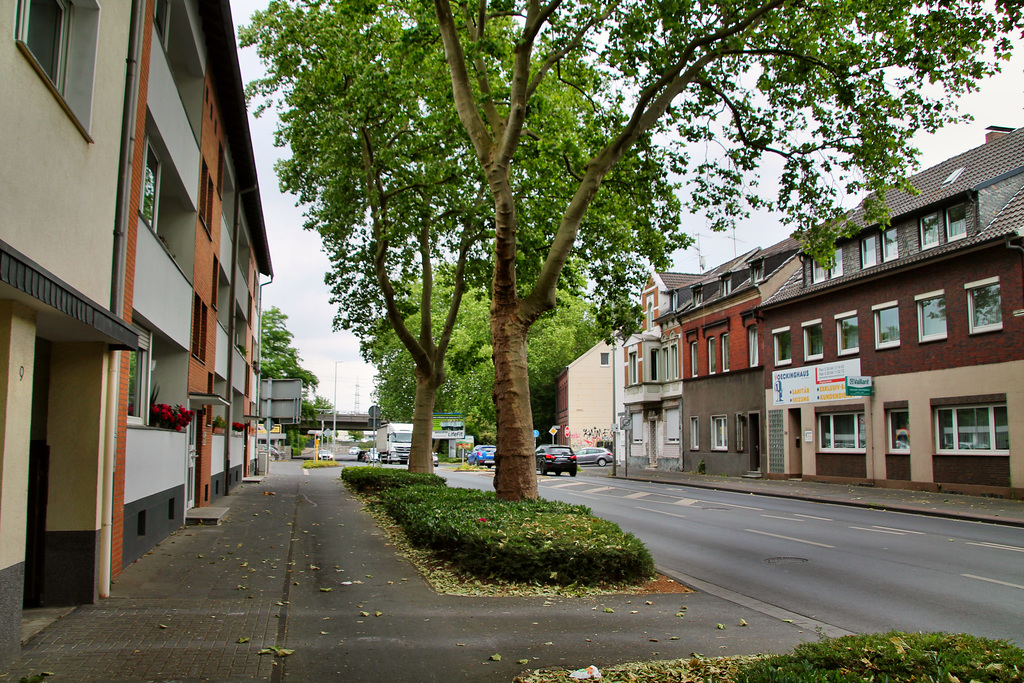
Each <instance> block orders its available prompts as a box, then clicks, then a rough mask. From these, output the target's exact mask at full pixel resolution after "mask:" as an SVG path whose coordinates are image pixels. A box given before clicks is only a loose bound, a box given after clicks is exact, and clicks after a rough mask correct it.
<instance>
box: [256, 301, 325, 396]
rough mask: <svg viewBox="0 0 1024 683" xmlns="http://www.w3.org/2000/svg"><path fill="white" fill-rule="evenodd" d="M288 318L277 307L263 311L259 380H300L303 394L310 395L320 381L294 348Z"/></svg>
mask: <svg viewBox="0 0 1024 683" xmlns="http://www.w3.org/2000/svg"><path fill="white" fill-rule="evenodd" d="M287 321H288V316H287V315H285V314H284V313H282V312H281V309H279V308H278V307H277V306H271V307H270V308H268V309H267V310H265V311H263V318H262V328H261V330H260V342H261V344H262V350H261V354H260V356H261V358H260V377H262V378H263V379H301V380H302V391H303V393H307V394H309V395H313V394H315V393H316V388H317V386H319V384H320V380H319V379H318V378H317V376H316V375H314V374H313V373H312V372H310V371H309V370H307V369H305V368H304V367H302V365H300V362H301V361H302V359H301V358H300V357H299V350H298V349H296V348H295V347H294V346H292V339H294V335H293V334H292V333H291V332H289V331H288V328H287V327H286V325H285V323H286V322H287Z"/></svg>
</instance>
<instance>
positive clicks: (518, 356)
mask: <svg viewBox="0 0 1024 683" xmlns="http://www.w3.org/2000/svg"><path fill="white" fill-rule="evenodd" d="M528 330H529V326H528V325H527V324H526V323H525V322H523V321H522V320H520V319H519V316H518V314H517V312H516V311H515V310H514V309H513V310H502V309H501V308H499V307H498V306H496V305H494V304H492V306H491V342H492V345H493V349H494V403H495V407H496V408H497V416H498V425H497V426H498V443H497V444H496V445H497V454H496V456H495V458H494V466H495V470H494V490H495V491H496V492H497V496H498V498H499V499H501V500H513V501H517V500H523V499H530V500H535V499H536V498H537V470H536V467H535V461H534V455H533V450H534V446H533V413H532V410H531V409H530V380H529V375H528V374H527V370H526V333H527V331H528Z"/></svg>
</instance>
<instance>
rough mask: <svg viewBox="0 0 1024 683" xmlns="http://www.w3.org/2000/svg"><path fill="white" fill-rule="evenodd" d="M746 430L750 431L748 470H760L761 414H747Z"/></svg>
mask: <svg viewBox="0 0 1024 683" xmlns="http://www.w3.org/2000/svg"><path fill="white" fill-rule="evenodd" d="M747 423H748V425H747V430H748V431H749V432H750V471H751V472H760V471H761V414H760V413H749V414H748V415H747Z"/></svg>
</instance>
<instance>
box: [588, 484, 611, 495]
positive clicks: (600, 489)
mask: <svg viewBox="0 0 1024 683" xmlns="http://www.w3.org/2000/svg"><path fill="white" fill-rule="evenodd" d="M611 490H612V487H611V486H598V487H597V488H596V489H587V490H586V491H584V492H583V493H602V492H603V491H611Z"/></svg>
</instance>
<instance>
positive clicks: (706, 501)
mask: <svg viewBox="0 0 1024 683" xmlns="http://www.w3.org/2000/svg"><path fill="white" fill-rule="evenodd" d="M704 502H705V503H707V504H708V505H728V506H729V507H731V508H741V509H743V510H754V511H756V512H761V511H762V510H764V508H753V507H750V506H749V505H737V504H736V503H722V502H720V501H717V500H716V501H713V502H712V501H710V500H705V501H704Z"/></svg>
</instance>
